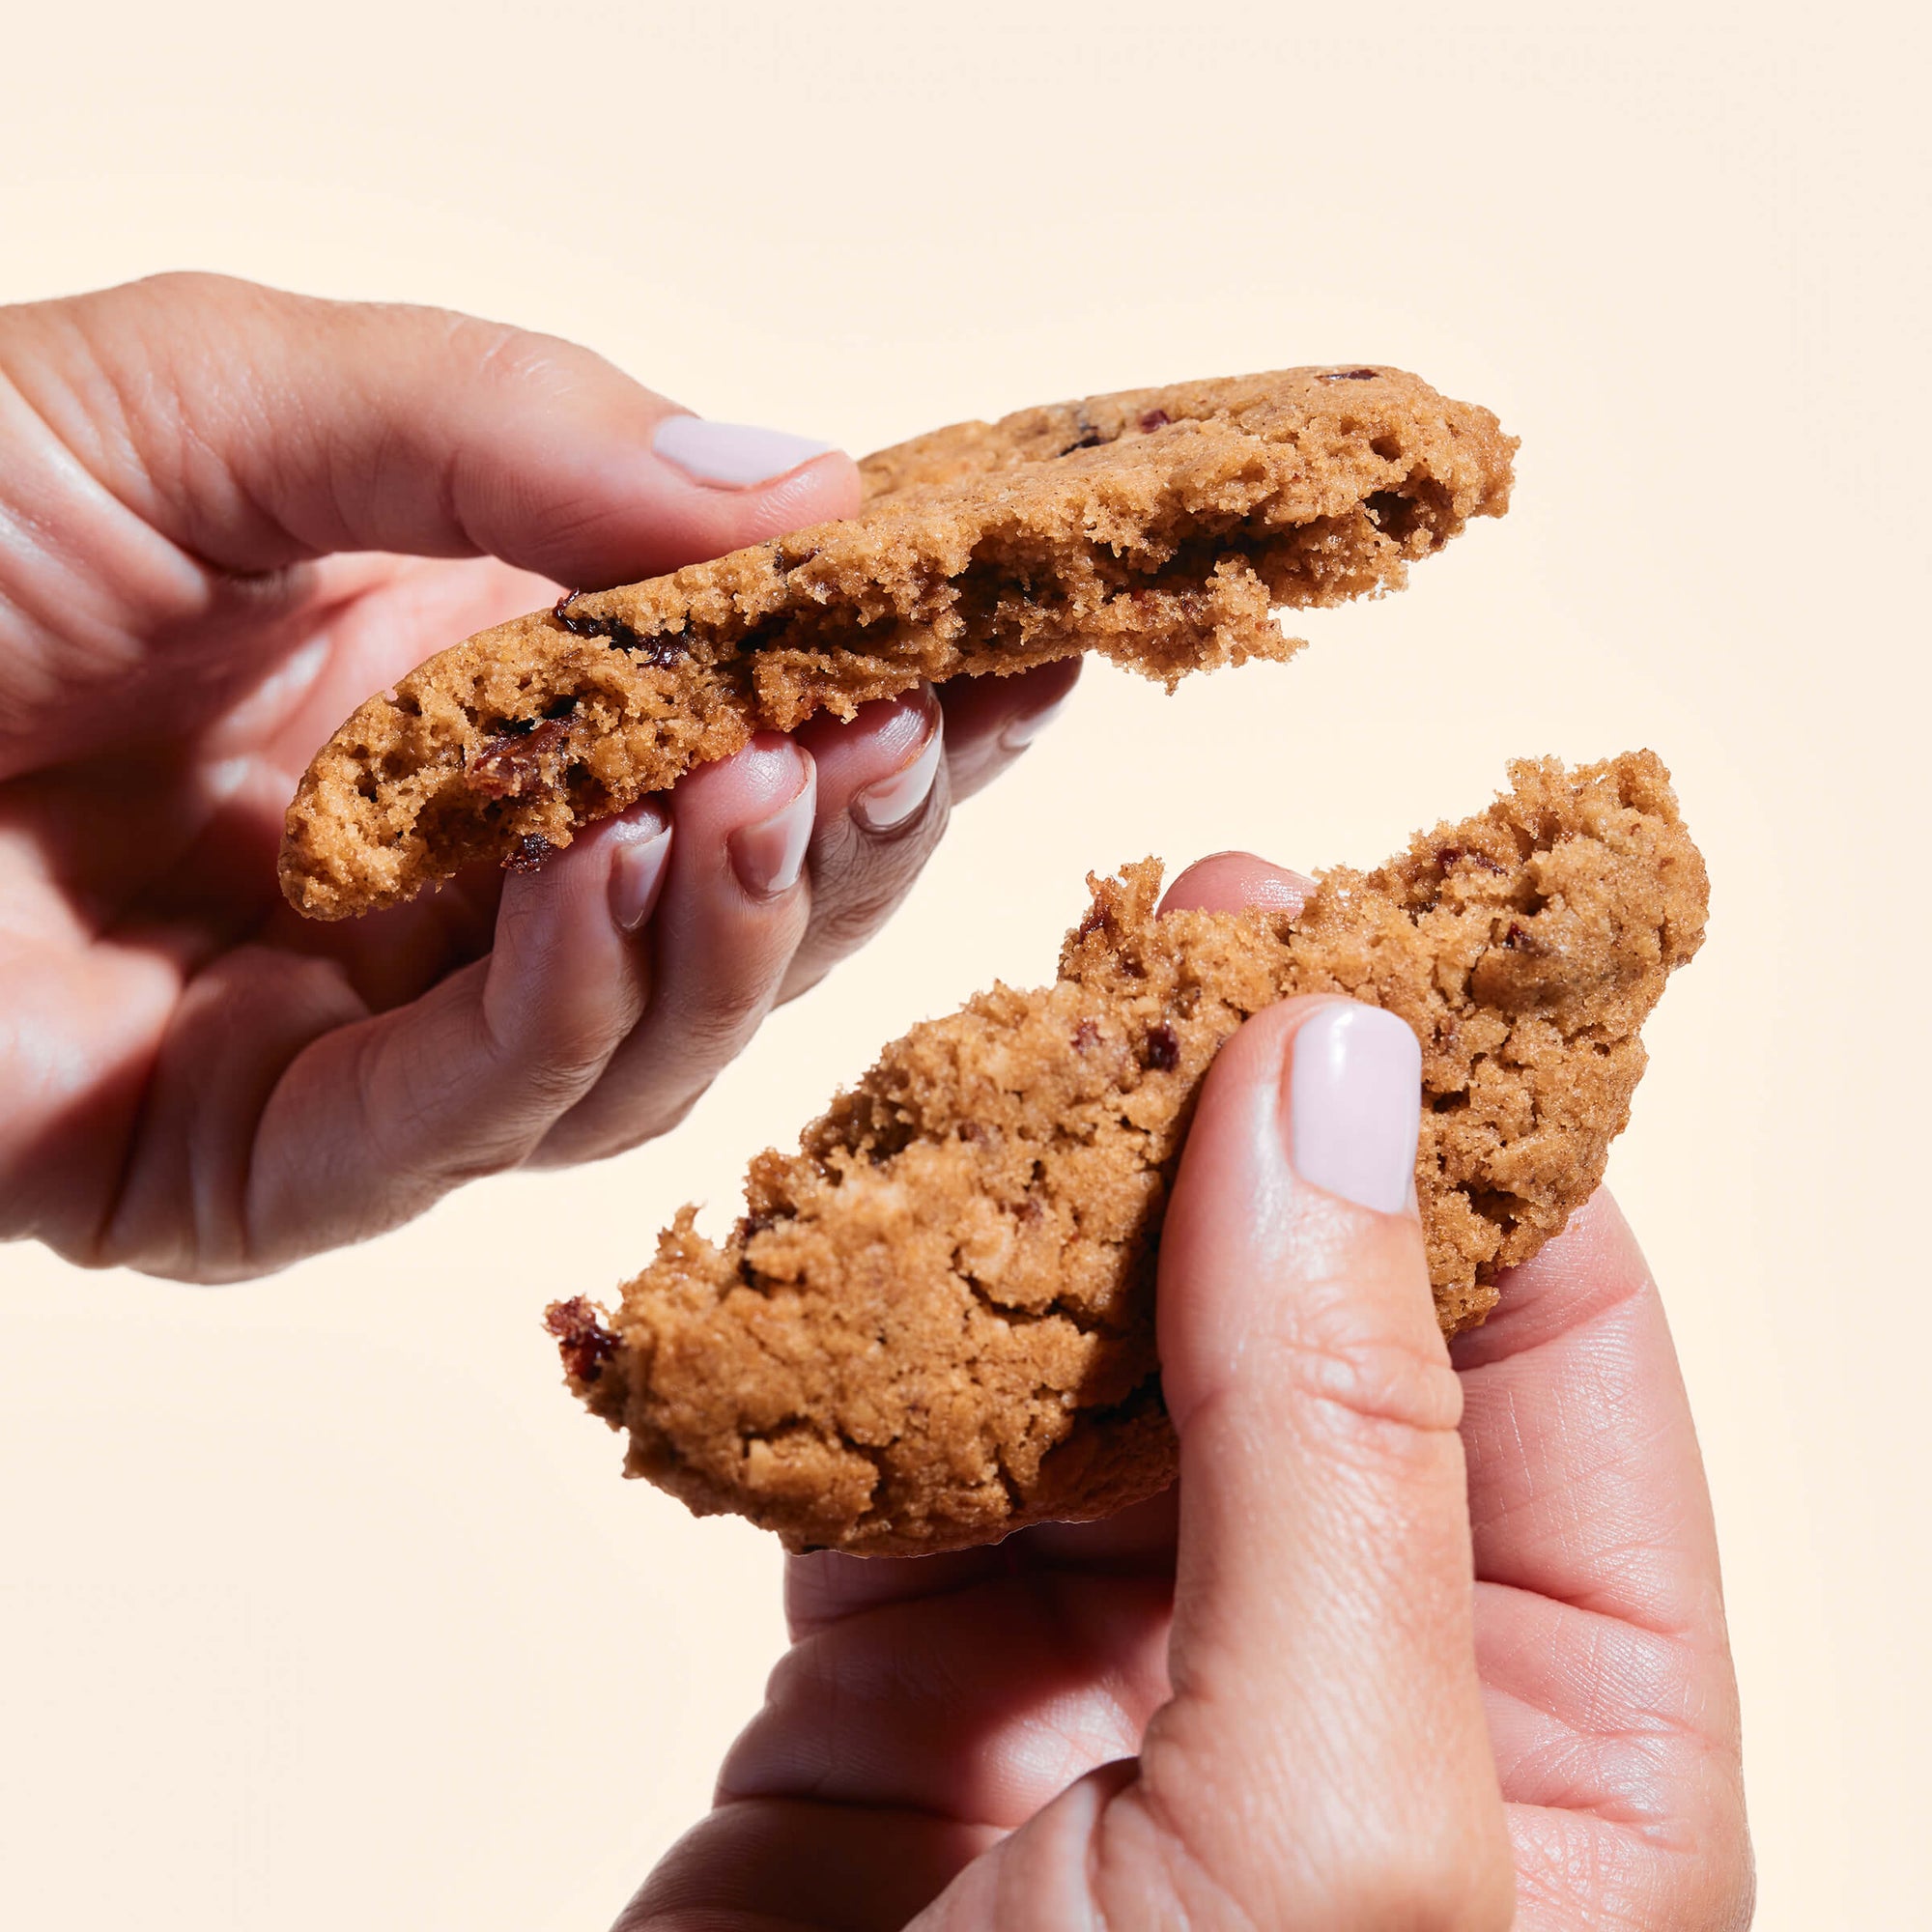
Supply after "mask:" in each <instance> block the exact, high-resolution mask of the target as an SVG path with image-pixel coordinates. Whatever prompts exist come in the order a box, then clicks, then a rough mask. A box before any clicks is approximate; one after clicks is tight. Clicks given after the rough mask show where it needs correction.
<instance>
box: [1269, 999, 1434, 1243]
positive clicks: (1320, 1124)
mask: <svg viewBox="0 0 1932 1932" xmlns="http://www.w3.org/2000/svg"><path fill="white" fill-rule="evenodd" d="M1293 1062H1294V1064H1293V1069H1292V1071H1291V1072H1290V1074H1289V1081H1288V1090H1289V1120H1290V1125H1291V1130H1290V1144H1291V1145H1290V1156H1291V1158H1292V1159H1293V1162H1294V1168H1295V1172H1296V1173H1297V1174H1299V1175H1300V1176H1301V1178H1302V1179H1304V1180H1307V1181H1312V1182H1313V1183H1314V1184H1315V1185H1316V1186H1317V1187H1323V1188H1326V1189H1327V1191H1328V1192H1329V1193H1330V1194H1339V1195H1341V1197H1342V1198H1343V1199H1344V1200H1345V1201H1352V1202H1354V1203H1355V1204H1356V1205H1357V1206H1358V1207H1362V1208H1374V1209H1375V1210H1376V1211H1377V1212H1378V1214H1393V1213H1395V1212H1396V1211H1397V1210H1398V1209H1399V1208H1402V1207H1403V1205H1404V1204H1405V1203H1406V1201H1407V1199H1408V1188H1409V1182H1410V1180H1411V1179H1413V1177H1414V1174H1415V1143H1416V1138H1417V1136H1418V1135H1419V1134H1420V1132H1421V1116H1422V1049H1421V1048H1420V1047H1419V1046H1418V1045H1417V1044H1416V1042H1415V1036H1414V1035H1413V1034H1412V1033H1410V1032H1409V1030H1408V1028H1407V1026H1406V1025H1405V1024H1404V1022H1403V1021H1401V1020H1400V1019H1398V1018H1397V1017H1396V1016H1395V1014H1393V1013H1389V1012H1384V1011H1383V1010H1382V1009H1380V1008H1379V1007H1364V1006H1359V1005H1357V1004H1356V1003H1355V1002H1354V1001H1352V1000H1347V1001H1345V1000H1337V1001H1335V1002H1333V1003H1332V1004H1331V1005H1327V1006H1323V1007H1322V1008H1321V1009H1320V1010H1318V1011H1317V1012H1315V1013H1313V1014H1311V1015H1310V1016H1309V1017H1308V1018H1307V1019H1305V1020H1304V1021H1302V1023H1301V1025H1300V1027H1299V1028H1298V1029H1297V1030H1296V1032H1295V1036H1294V1056H1293Z"/></svg>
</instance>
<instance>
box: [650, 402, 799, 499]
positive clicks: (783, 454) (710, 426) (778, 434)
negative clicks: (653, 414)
mask: <svg viewBox="0 0 1932 1932" xmlns="http://www.w3.org/2000/svg"><path fill="white" fill-rule="evenodd" d="M651 447H652V448H653V449H654V450H656V451H657V453H658V454H659V455H660V456H662V457H663V458H664V459H665V461H666V462H667V463H674V464H676V465H677V467H678V468H679V469H682V470H683V471H684V473H685V474H686V475H687V476H691V477H695V478H696V480H697V481H698V482H700V483H711V484H716V485H718V486H720V487H722V488H724V489H726V490H749V489H751V488H752V487H753V485H754V484H758V483H770V482H773V481H774V480H776V479H777V478H778V477H781V476H783V475H785V474H786V473H787V472H788V471H790V470H793V469H797V468H798V466H799V465H800V464H801V463H809V462H810V460H811V459H812V458H813V457H814V456H823V455H824V454H825V452H826V451H827V450H828V449H830V448H831V447H832V445H831V444H830V443H829V442H814V441H813V440H811V438H810V437H808V436H793V435H791V434H790V433H789V432H788V431H786V430H781V429H758V428H756V427H755V426H754V425H753V424H751V423H722V422H707V421H706V420H705V419H704V417H702V416H667V417H666V418H665V419H664V421H663V422H661V423H659V424H658V427H657V434H656V435H655V436H653V437H652V439H651Z"/></svg>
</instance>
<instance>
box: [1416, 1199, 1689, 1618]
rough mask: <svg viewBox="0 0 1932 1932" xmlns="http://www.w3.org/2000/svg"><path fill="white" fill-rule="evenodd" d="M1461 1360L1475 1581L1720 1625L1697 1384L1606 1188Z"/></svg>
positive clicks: (1603, 1608) (1463, 1346)
mask: <svg viewBox="0 0 1932 1932" xmlns="http://www.w3.org/2000/svg"><path fill="white" fill-rule="evenodd" d="M1452 1356H1453V1359H1454V1361H1455V1363H1456V1366H1457V1367H1458V1369H1460V1370H1461V1372H1462V1381H1463V1453H1464V1454H1465V1455H1466V1456H1467V1458H1468V1463H1469V1518H1470V1522H1471V1525H1472V1527H1473V1530H1474V1535H1475V1557H1476V1574H1477V1575H1478V1577H1481V1578H1483V1580H1485V1581H1486V1582H1492V1583H1503V1584H1507V1585H1509V1586H1511V1587H1513V1588H1516V1589H1520V1590H1530V1591H1534V1592H1535V1593H1536V1594H1537V1595H1539V1596H1543V1597H1548V1598H1552V1599H1554V1600H1555V1601H1557V1602H1559V1603H1564V1604H1569V1605H1575V1606H1576V1607H1577V1608H1580V1609H1589V1610H1596V1611H1599V1612H1601V1613H1603V1614H1605V1615H1608V1616H1614V1617H1617V1618H1620V1619H1622V1620H1623V1621H1625V1622H1628V1623H1635V1624H1639V1625H1642V1626H1643V1627H1645V1628H1646V1629H1651V1630H1659V1631H1665V1632H1668V1633H1670V1634H1685V1633H1688V1632H1694V1631H1697V1630H1699V1629H1704V1628H1708V1627H1709V1626H1710V1625H1711V1624H1712V1623H1713V1622H1714V1620H1715V1621H1717V1622H1719V1624H1720V1623H1721V1611H1720V1610H1719V1604H1718V1588H1719V1584H1718V1537H1717V1526H1716V1524H1715V1522H1714V1520H1713V1518H1712V1514H1711V1501H1710V1492H1709V1490H1708V1488H1707V1486H1706V1484H1705V1481H1704V1469H1703V1463H1702V1460H1701V1458H1700V1456H1699V1454H1698V1450H1697V1435H1696V1430H1695V1428H1694V1427H1693V1426H1692V1423H1691V1420H1690V1402H1689V1400H1688V1398H1687V1397H1686V1395H1685V1391H1684V1378H1683V1376H1682V1375H1681V1373H1680V1372H1679V1370H1678V1366H1677V1355H1676V1351H1675V1350H1674V1349H1673V1348H1672V1346H1671V1341H1670V1329H1669V1325H1668V1323H1667V1322H1666V1321H1665V1320H1664V1315H1663V1304H1662V1301H1661V1300H1660V1298H1659V1296H1658V1293H1657V1286H1656V1284H1655V1282H1653V1281H1652V1279H1651V1274H1650V1269H1649V1268H1648V1266H1647V1265H1646V1264H1645V1263H1644V1259H1643V1256H1642V1254H1641V1252H1640V1251H1639V1250H1638V1248H1637V1244H1636V1240H1635V1237H1634V1236H1633V1235H1632V1234H1631V1231H1630V1229H1629V1227H1628V1226H1627V1225H1626V1224H1625V1222H1624V1218H1623V1216H1622V1215H1621V1214H1620V1213H1619V1212H1618V1211H1617V1208H1616V1204H1615V1203H1614V1202H1613V1201H1611V1199H1610V1197H1609V1195H1608V1194H1607V1193H1606V1192H1604V1191H1602V1190H1600V1191H1599V1192H1598V1193H1597V1195H1596V1196H1595V1198H1594V1199H1593V1200H1591V1201H1590V1202H1589V1204H1588V1205H1587V1206H1586V1207H1584V1208H1582V1209H1581V1210H1580V1211H1579V1212H1578V1213H1577V1214H1576V1215H1575V1216H1573V1217H1572V1219H1571V1222H1570V1225H1569V1227H1568V1228H1567V1229H1565V1231H1564V1232H1563V1233H1562V1234H1561V1235H1560V1236H1557V1238H1556V1239H1555V1240H1553V1241H1551V1242H1550V1243H1549V1245H1548V1247H1546V1248H1545V1249H1543V1251H1542V1252H1541V1253H1540V1254H1538V1255H1537V1256H1536V1257H1535V1258H1534V1259H1533V1260H1531V1261H1528V1262H1525V1263H1524V1264H1523V1265H1522V1266H1520V1267H1519V1268H1517V1269H1515V1270H1513V1271H1512V1272H1511V1274H1510V1275H1509V1276H1508V1277H1507V1279H1506V1281H1505V1282H1504V1283H1503V1294H1502V1300H1501V1302H1500V1303H1499V1305H1498V1306H1497V1308H1496V1310H1495V1312H1494V1314H1492V1316H1491V1317H1490V1319H1489V1321H1488V1322H1487V1323H1486V1324H1485V1325H1484V1326H1483V1327H1481V1328H1475V1329H1471V1330H1470V1331H1469V1332H1468V1333H1466V1334H1464V1335H1461V1336H1459V1337H1458V1338H1457V1340H1456V1342H1455V1344H1454V1348H1453V1350H1452Z"/></svg>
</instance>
